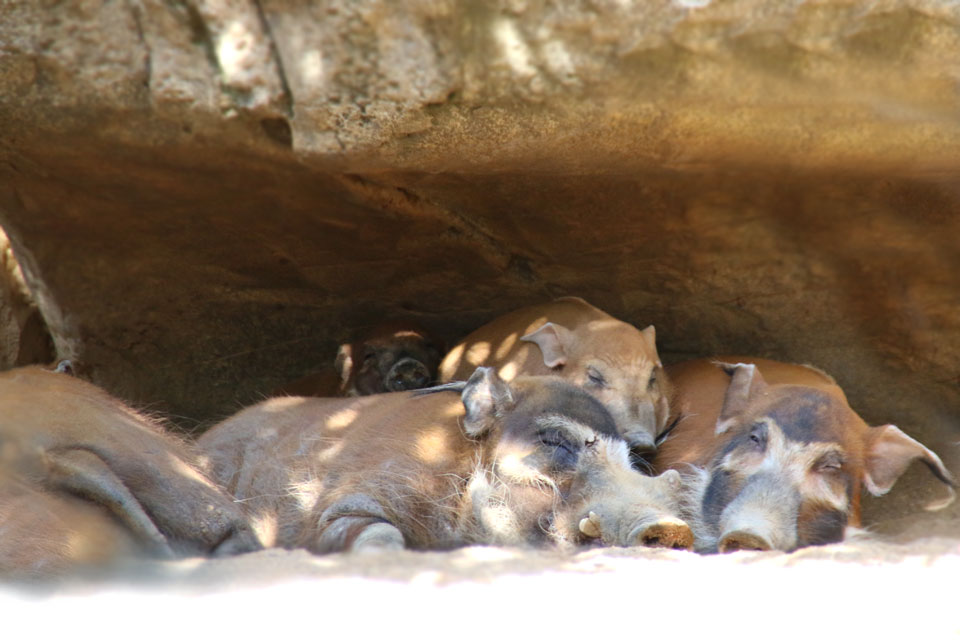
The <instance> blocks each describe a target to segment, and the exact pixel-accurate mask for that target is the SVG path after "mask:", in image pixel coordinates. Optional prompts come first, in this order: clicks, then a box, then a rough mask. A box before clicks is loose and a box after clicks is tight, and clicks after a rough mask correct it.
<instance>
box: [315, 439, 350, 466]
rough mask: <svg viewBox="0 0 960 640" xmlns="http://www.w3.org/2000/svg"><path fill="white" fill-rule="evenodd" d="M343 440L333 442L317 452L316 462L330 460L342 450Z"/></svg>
mask: <svg viewBox="0 0 960 640" xmlns="http://www.w3.org/2000/svg"><path fill="white" fill-rule="evenodd" d="M343 447H344V441H343V440H341V441H340V442H337V443H334V444H332V445H330V446H329V447H326V448H325V449H324V450H323V451H320V452H318V453H317V462H331V461H332V460H333V459H334V458H336V457H337V456H338V455H339V454H340V452H341V451H343Z"/></svg>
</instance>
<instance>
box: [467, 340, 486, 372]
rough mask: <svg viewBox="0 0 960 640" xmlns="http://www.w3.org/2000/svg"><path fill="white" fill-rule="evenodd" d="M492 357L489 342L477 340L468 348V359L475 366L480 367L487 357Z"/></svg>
mask: <svg viewBox="0 0 960 640" xmlns="http://www.w3.org/2000/svg"><path fill="white" fill-rule="evenodd" d="M489 357H490V343H489V342H475V343H474V344H472V345H470V348H469V349H467V353H466V360H467V362H469V363H470V364H471V365H473V366H474V367H479V366H480V365H482V364H483V363H484V362H486V360H487V358H489Z"/></svg>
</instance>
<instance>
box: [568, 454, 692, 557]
mask: <svg viewBox="0 0 960 640" xmlns="http://www.w3.org/2000/svg"><path fill="white" fill-rule="evenodd" d="M631 485H632V486H631ZM627 486H631V488H632V489H633V491H630V490H629V489H627ZM680 488H681V480H680V474H678V473H677V472H676V471H672V470H671V471H667V472H665V473H663V474H662V475H660V476H657V477H655V478H651V477H648V476H643V475H641V474H639V473H637V474H636V476H634V477H633V479H632V482H629V483H625V484H624V485H621V486H620V487H619V489H618V491H617V492H616V493H615V494H606V495H605V497H604V499H602V500H599V501H597V502H595V503H594V504H592V505H590V508H589V510H588V512H587V515H586V516H585V517H583V518H582V519H581V520H580V522H579V529H580V533H582V534H583V535H585V536H587V537H588V538H599V539H600V540H601V541H602V542H603V543H604V544H608V545H614V546H621V547H634V546H645V547H666V548H668V549H693V532H692V531H691V529H690V527H689V525H687V523H686V522H684V521H683V520H681V519H680V518H679V517H677V516H676V515H674V513H675V512H677V511H678V509H677V505H676V493H677V492H678V491H679V490H680ZM631 497H640V500H634V499H631Z"/></svg>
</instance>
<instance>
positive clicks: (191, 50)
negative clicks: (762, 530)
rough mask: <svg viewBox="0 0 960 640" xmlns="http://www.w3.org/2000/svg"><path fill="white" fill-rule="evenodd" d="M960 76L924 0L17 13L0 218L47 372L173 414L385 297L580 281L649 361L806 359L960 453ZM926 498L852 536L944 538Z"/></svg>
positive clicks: (498, 305) (467, 299)
mask: <svg viewBox="0 0 960 640" xmlns="http://www.w3.org/2000/svg"><path fill="white" fill-rule="evenodd" d="M958 83H960V8H958V7H957V6H956V5H954V4H948V3H940V2H933V1H922V0H917V1H908V0H889V1H885V2H878V3H871V4H869V5H864V4H863V3H856V2H843V1H841V0H822V1H818V2H792V3H770V2H759V1H756V2H754V1H749V0H740V1H732V2H709V1H698V2H692V1H690V2H682V1H675V2H666V1H657V2H644V3H630V2H619V1H614V0H610V1H591V2H587V1H582V2H580V1H576V0H564V1H563V2H545V1H540V2H538V1H535V0H503V1H501V2H487V1H482V2H481V1H466V2H453V1H452V0H450V1H444V0H413V1H410V2H402V3H398V2H392V1H389V0H323V1H320V0H315V1H307V0H302V1H300V0H298V1H289V0H288V1H284V0H258V1H253V0H137V1H135V2H119V1H116V0H81V1H77V2H54V1H49V2H48V1H42V2H32V1H28V0H14V1H11V2H5V3H2V4H0V224H2V226H3V228H4V230H5V231H6V233H7V234H8V235H9V237H10V242H11V243H12V247H13V251H14V252H15V253H16V256H17V259H18V261H19V263H20V265H21V267H22V268H23V275H24V278H25V281H26V283H27V284H28V285H29V287H30V289H31V291H32V294H33V298H34V299H35V301H36V303H35V304H36V307H37V309H39V312H40V313H41V314H42V316H43V320H44V321H45V323H46V325H47V326H49V330H50V333H51V335H52V338H53V342H54V345H55V348H56V352H57V355H58V356H59V357H69V358H71V359H73V360H75V361H76V362H77V363H78V368H79V370H80V372H81V374H82V375H84V376H85V377H88V378H90V379H92V380H93V381H95V382H97V383H99V384H101V385H103V386H105V387H106V388H107V389H108V390H110V391H111V392H113V393H115V394H117V395H119V396H121V397H123V398H125V399H126V400H128V401H130V402H133V403H134V404H136V405H138V406H142V407H146V408H148V409H150V410H154V411H160V412H163V413H166V414H168V415H170V416H171V419H172V421H173V422H174V423H175V424H176V425H177V426H179V427H181V428H184V429H188V430H190V429H200V428H203V427H204V426H205V425H207V424H209V423H210V422H211V421H213V420H216V419H218V418H220V417H223V416H225V415H227V414H229V413H232V412H233V411H235V410H237V409H238V408H239V407H241V406H243V405H245V404H249V403H251V402H253V401H256V400H258V399H259V398H260V397H262V394H264V393H267V392H269V391H270V390H271V389H275V388H277V387H278V386H280V385H282V384H283V383H286V382H288V381H290V380H294V379H296V378H298V377H300V376H301V375H303V374H306V373H308V372H311V371H314V370H316V369H318V368H319V367H320V366H322V365H324V364H328V363H329V362H331V361H332V359H333V356H334V354H335V352H336V346H337V344H339V343H340V342H341V341H344V340H347V339H349V338H351V337H352V336H354V335H356V334H357V333H359V332H362V331H363V330H364V329H366V328H369V327H370V326H372V325H374V324H376V323H377V322H378V321H379V320H380V319H382V318H383V317H385V316H392V317H409V318H413V319H415V320H417V321H419V322H420V323H421V324H425V325H427V326H428V327H429V328H432V329H434V330H435V331H437V332H438V333H440V334H441V336H443V337H445V338H446V339H447V340H448V341H454V340H456V339H457V338H458V337H460V336H461V335H463V334H464V333H466V332H468V331H469V330H472V329H473V328H475V327H476V326H478V325H480V324H482V323H483V322H486V321H487V320H489V319H491V318H492V317H494V316H496V315H498V314H500V313H503V312H505V311H508V310H510V309H512V308H515V307H517V306H519V305H522V304H528V303H532V302H537V301H542V300H546V299H549V298H551V297H555V296H559V295H580V296H583V297H585V298H587V299H588V300H590V301H591V302H592V303H593V304H595V305H597V306H599V307H601V308H603V309H605V310H607V311H609V312H610V313H612V314H614V315H617V316H619V317H621V318H623V319H625V320H628V321H631V322H633V323H635V324H637V325H639V326H646V324H649V323H653V324H655V325H656V327H657V337H658V342H659V344H660V351H661V354H662V356H663V357H664V359H665V360H667V361H677V360H680V359H683V358H687V357H695V356H703V355H712V354H719V353H745V354H750V355H755V356H766V357H773V358H778V359H782V360H788V361H796V362H806V363H811V364H815V365H817V366H819V367H821V368H823V369H825V370H827V371H828V372H830V373H831V374H833V375H834V376H835V377H836V378H837V380H838V381H839V382H840V384H841V385H842V386H843V387H844V388H845V389H846V390H847V392H848V395H849V397H850V399H851V402H852V404H853V406H854V408H855V409H856V410H858V411H859V412H860V413H861V415H863V416H864V417H865V418H866V419H867V420H868V422H871V423H872V424H883V423H887V422H893V423H896V424H898V425H899V426H900V427H901V428H902V429H904V431H906V432H907V433H909V434H911V435H913V436H915V437H917V438H919V439H921V440H923V441H924V443H926V444H927V445H929V446H930V447H931V448H933V449H935V450H936V451H937V452H938V453H940V454H941V456H942V457H943V458H944V460H945V462H946V464H947V465H948V466H949V467H950V468H951V469H953V470H954V471H955V472H956V471H958V470H960V447H957V446H956V442H957V441H958V440H960V422H958V421H960V418H958V416H960V392H958V388H960V314H958V312H957V311H958V309H960V251H958V245H957V238H960V216H958V215H957V212H958V211H960V188H958V186H957V184H958V183H957V180H956V176H957V171H958V169H960V118H958V116H957V113H960V111H958V106H960V104H958V93H957V87H958V86H960V84H958ZM0 320H3V318H0ZM17 326H18V328H17V329H14V330H13V331H14V334H16V332H17V331H19V330H20V329H19V325H17ZM46 355H49V351H48V352H46ZM46 355H45V354H44V353H42V352H39V353H37V354H35V355H32V356H30V358H32V359H36V360H42V359H45V357H46ZM4 357H5V358H6V356H4ZM12 364H14V362H12V361H11V360H9V359H5V360H4V366H11V365H12ZM935 485H936V483H935V482H934V481H932V480H931V479H930V478H929V476H928V474H927V473H926V470H925V469H919V468H915V469H911V470H910V471H909V472H908V474H907V475H906V476H905V477H904V478H903V479H902V480H901V482H900V484H898V486H897V487H896V488H895V489H894V491H893V492H892V493H891V495H889V496H886V497H884V498H882V499H878V500H872V499H871V500H869V501H868V502H867V503H866V505H865V520H866V521H867V522H868V523H874V526H875V527H876V528H877V529H878V530H879V531H881V532H887V533H893V534H897V535H903V536H907V538H910V537H911V536H913V537H916V536H919V535H946V536H951V535H952V536H956V535H960V533H958V532H960V526H958V524H960V522H958V521H960V510H958V509H960V506H958V505H954V506H953V507H951V508H950V509H949V510H948V511H947V512H943V513H939V514H936V515H929V514H922V513H921V512H920V511H919V508H918V505H919V504H922V503H924V502H926V501H928V500H927V499H928V498H929V497H932V496H934V495H936V492H937V491H938V487H936V486H935Z"/></svg>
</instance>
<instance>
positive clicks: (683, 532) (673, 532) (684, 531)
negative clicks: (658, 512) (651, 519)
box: [631, 517, 693, 550]
mask: <svg viewBox="0 0 960 640" xmlns="http://www.w3.org/2000/svg"><path fill="white" fill-rule="evenodd" d="M631 538H632V539H634V540H636V541H637V544H640V545H643V546H644V547H665V548H667V549H687V550H692V549H693V532H692V531H691V530H690V527H689V526H688V525H687V523H686V522H684V521H683V520H679V519H677V518H671V517H665V518H660V519H659V520H658V521H657V522H655V523H653V524H651V525H649V526H647V527H645V528H642V529H641V530H640V531H638V532H636V533H635V534H631Z"/></svg>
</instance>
